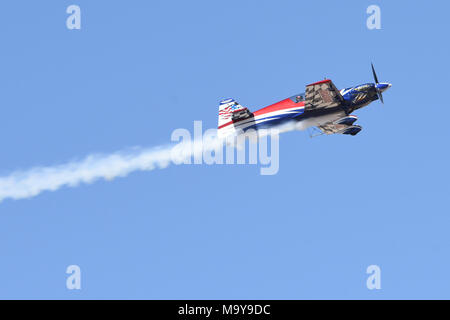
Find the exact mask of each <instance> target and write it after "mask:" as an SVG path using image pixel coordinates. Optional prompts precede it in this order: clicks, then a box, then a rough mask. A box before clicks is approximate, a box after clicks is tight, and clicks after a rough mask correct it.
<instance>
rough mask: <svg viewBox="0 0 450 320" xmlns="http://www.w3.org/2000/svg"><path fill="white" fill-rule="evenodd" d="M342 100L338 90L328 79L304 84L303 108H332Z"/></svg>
mask: <svg viewBox="0 0 450 320" xmlns="http://www.w3.org/2000/svg"><path fill="white" fill-rule="evenodd" d="M343 101H344V98H343V97H342V95H341V94H340V92H339V90H338V89H337V88H336V86H335V85H334V84H333V82H332V81H331V80H329V79H327V80H323V81H319V82H316V83H312V84H310V85H307V86H306V94H305V109H322V108H324V109H325V108H332V107H336V106H339V105H340V104H341V103H342V102H343Z"/></svg>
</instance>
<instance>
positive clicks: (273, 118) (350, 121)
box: [217, 64, 391, 138]
mask: <svg viewBox="0 0 450 320" xmlns="http://www.w3.org/2000/svg"><path fill="white" fill-rule="evenodd" d="M372 73H373V77H374V80H375V83H366V84H361V85H357V86H355V87H350V88H346V89H342V90H341V91H339V90H337V89H336V87H335V85H334V84H333V82H332V81H331V80H329V79H326V80H323V81H319V82H316V83H312V84H310V85H307V86H306V92H305V93H300V94H297V95H294V96H292V97H290V98H287V99H284V100H281V101H280V102H277V103H274V104H272V105H270V106H267V107H265V108H262V109H259V110H257V111H255V112H250V111H249V110H248V109H247V108H245V107H243V106H241V105H240V104H239V103H238V102H237V101H235V100H234V99H225V100H222V101H220V106H219V124H218V132H217V135H218V136H219V137H222V138H223V137H226V136H228V135H231V134H235V133H237V132H245V131H246V130H248V129H260V128H270V127H273V126H274V125H279V124H282V123H284V122H287V121H297V122H301V124H302V128H305V129H306V128H310V127H315V128H317V129H319V130H320V131H321V133H320V134H333V133H341V134H350V135H352V136H354V135H356V134H357V133H358V132H360V131H361V129H362V127H361V126H358V125H354V122H355V121H356V120H357V119H358V118H357V117H356V116H355V115H352V114H350V113H352V112H353V111H355V110H357V109H360V108H362V107H365V106H367V105H369V104H370V103H371V102H372V101H375V100H378V99H380V101H381V102H382V103H384V102H383V96H382V93H383V92H384V91H386V90H387V89H389V88H390V87H391V84H390V83H387V82H378V78H377V75H376V73H375V69H374V67H373V64H372Z"/></svg>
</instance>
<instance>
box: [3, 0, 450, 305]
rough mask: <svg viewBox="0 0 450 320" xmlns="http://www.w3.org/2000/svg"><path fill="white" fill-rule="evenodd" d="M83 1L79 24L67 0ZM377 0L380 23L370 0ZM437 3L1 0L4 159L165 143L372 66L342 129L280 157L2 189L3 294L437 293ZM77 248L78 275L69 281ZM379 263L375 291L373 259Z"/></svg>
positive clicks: (443, 226)
mask: <svg viewBox="0 0 450 320" xmlns="http://www.w3.org/2000/svg"><path fill="white" fill-rule="evenodd" d="M71 4H77V5H79V6H80V7H81V15H82V17H81V19H82V22H81V23H82V24H81V30H68V29H67V28H66V18H67V17H68V14H66V8H67V7H68V6H69V5H71ZM371 4H378V5H379V6H380V8H381V23H382V29H381V30H368V29H367V27H366V19H367V17H368V15H367V14H366V9H367V7H368V6H369V5H371ZM449 10H450V6H449V4H448V2H444V1H436V2H433V4H432V5H430V3H429V2H410V1H346V2H345V4H344V3H341V2H339V1H318V2H315V1H226V2H219V1H188V2H186V1H114V2H112V1H82V0H77V1H76V2H72V1H8V2H2V5H1V10H0V35H1V40H2V50H1V55H0V57H1V58H0V140H1V146H2V152H1V157H0V175H1V176H5V175H8V174H9V173H10V172H12V171H13V170H16V169H28V168H31V167H34V166H36V165H53V164H61V163H65V162H67V161H70V160H73V159H82V158H83V157H84V156H86V155H88V154H90V153H98V152H102V153H109V152H114V151H117V150H121V149H124V148H127V147H130V146H136V145H139V146H144V147H151V146H157V145H161V144H166V143H167V142H169V141H170V134H171V133H172V131H173V130H174V129H176V128H187V129H189V130H192V129H193V120H203V125H204V128H214V127H215V126H216V124H217V108H218V101H219V100H220V99H221V98H224V97H234V98H235V99H237V100H238V101H239V102H240V103H241V104H243V105H244V106H247V107H248V108H249V109H250V110H255V109H258V108H260V107H263V106H266V105H268V104H271V103H273V102H276V101H278V100H281V99H284V98H285V97H287V96H290V95H293V94H296V93H298V92H302V91H304V88H305V85H306V84H308V83H311V82H314V81H318V80H322V79H323V78H324V77H325V76H326V77H329V78H331V79H332V80H333V81H334V83H335V84H336V86H337V87H338V88H345V87H349V86H352V85H356V84H359V83H365V82H372V75H371V71H370V62H371V61H373V62H374V64H375V67H376V69H377V73H378V77H379V79H380V81H388V82H391V83H392V84H393V86H392V88H391V89H390V90H389V91H387V92H386V93H385V94H384V99H385V105H384V106H383V105H381V103H379V102H374V103H373V104H371V105H370V106H369V107H367V108H365V109H363V110H360V111H358V112H356V114H357V115H358V116H359V120H358V122H357V123H358V124H360V125H362V126H363V130H362V131H361V133H360V134H358V135H357V136H355V137H351V136H343V135H335V136H321V137H318V138H314V139H310V138H309V136H308V134H307V132H290V133H286V134H283V135H282V136H281V137H280V171H279V173H278V174H277V175H274V176H261V175H260V174H259V170H260V168H259V167H258V166H256V165H239V166H238V165H228V166H226V165H216V166H208V165H191V166H170V167H168V168H167V169H164V170H155V171H151V172H135V173H132V174H131V175H129V176H128V177H127V178H120V179H116V180H114V181H112V182H105V181H100V182H96V183H94V184H92V185H82V186H80V187H78V188H63V189H61V190H59V191H57V192H44V193H42V194H41V195H39V196H37V197H35V198H31V199H27V200H19V201H13V200H5V201H4V202H3V203H1V204H0V256H1V263H0V298H8V299H9V298H44V299H47V298H61V299H79V298H87V299H91V298H125V299H128V298H137V299H141V298H146V299H147V298H148V299H173V298H177V299H215V298H234V299H241V298H246V299H247V298H255V299H259V298H261V299H303V298H306V299H310V298H325V299H331V298H339V299H349V298H358V299H393V298H414V299H415V298H450V294H449V290H450V289H449V288H450V273H449V270H450V255H449V249H448V248H449V245H450V235H449V231H448V226H449V224H450V218H449V210H448V195H449V182H448V181H449V180H448V178H449V171H448V162H449V151H448V139H449V132H448V118H449V116H450V109H449V105H448V100H449V98H448V95H447V94H448V91H449V90H448V88H447V87H448V72H449V63H448V57H449V42H448V31H449V27H448V19H447V18H448V12H449ZM71 264H76V265H79V266H80V267H81V271H82V289H81V290H79V291H77V290H67V289H66V278H67V275H66V273H65V271H66V268H67V266H68V265H71ZM372 264H376V265H379V266H380V268H381V286H382V289H381V290H368V289H367V287H366V279H367V277H368V275H367V274H366V268H367V267H368V266H369V265H372Z"/></svg>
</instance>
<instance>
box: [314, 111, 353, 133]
mask: <svg viewBox="0 0 450 320" xmlns="http://www.w3.org/2000/svg"><path fill="white" fill-rule="evenodd" d="M357 119H358V118H357V117H356V116H353V115H350V116H346V117H344V118H340V119H338V120H335V121H330V122H327V123H324V124H323V125H320V126H318V127H317V128H319V130H320V131H322V133H324V134H334V133H340V134H350V135H352V136H354V135H356V134H358V132H360V131H361V129H362V127H361V126H358V125H354V124H353V123H354V122H355V121H356V120H357Z"/></svg>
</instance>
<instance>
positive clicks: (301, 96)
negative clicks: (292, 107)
mask: <svg viewBox="0 0 450 320" xmlns="http://www.w3.org/2000/svg"><path fill="white" fill-rule="evenodd" d="M289 99H291V100H292V101H294V102H295V103H299V102H302V101H305V93H304V92H303V93H299V94H296V95H294V96H292V97H290V98H289Z"/></svg>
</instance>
